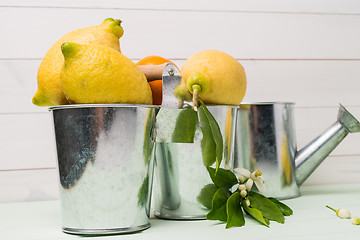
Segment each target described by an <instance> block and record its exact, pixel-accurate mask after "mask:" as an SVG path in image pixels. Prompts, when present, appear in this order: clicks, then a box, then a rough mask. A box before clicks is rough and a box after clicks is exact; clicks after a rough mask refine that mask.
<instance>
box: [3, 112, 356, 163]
mask: <svg viewBox="0 0 360 240" xmlns="http://www.w3.org/2000/svg"><path fill="white" fill-rule="evenodd" d="M349 110H352V111H351V112H352V113H354V112H356V113H357V116H360V108H359V107H358V108H349ZM354 110H356V111H354ZM337 111H338V110H337V108H296V109H295V127H296V137H297V143H298V144H297V145H298V148H299V149H300V148H302V147H303V146H305V145H306V144H307V143H309V142H310V141H311V140H312V139H314V138H315V137H317V136H318V135H319V134H320V133H322V132H323V131H324V130H325V129H326V128H328V127H329V126H330V125H331V124H332V123H334V122H335V120H336V115H337ZM359 119H360V118H359ZM52 124H53V123H52V119H51V114H50V113H33V114H2V115H0V125H1V126H6V127H4V128H3V129H2V134H1V135H0V146H2V147H1V152H0V159H1V161H0V170H16V169H32V168H53V167H56V161H57V160H56V148H55V137H54V132H53V125H52ZM359 143H360V134H355V133H354V134H350V135H349V136H347V137H346V138H345V139H344V141H343V142H342V143H341V144H340V145H339V146H338V147H337V148H336V149H335V150H334V151H333V152H332V153H331V155H333V156H346V155H360V149H359V147H358V145H359Z"/></svg>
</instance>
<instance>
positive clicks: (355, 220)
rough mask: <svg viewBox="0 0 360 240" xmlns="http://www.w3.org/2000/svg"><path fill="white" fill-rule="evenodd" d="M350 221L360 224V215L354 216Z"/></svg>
mask: <svg viewBox="0 0 360 240" xmlns="http://www.w3.org/2000/svg"><path fill="white" fill-rule="evenodd" d="M350 221H351V223H352V224H354V225H360V218H359V217H352V218H351V220H350Z"/></svg>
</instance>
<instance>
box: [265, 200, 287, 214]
mask: <svg viewBox="0 0 360 240" xmlns="http://www.w3.org/2000/svg"><path fill="white" fill-rule="evenodd" d="M268 199H269V200H270V201H272V202H273V203H275V204H276V205H277V206H278V207H279V209H280V211H281V212H282V213H283V214H284V216H290V215H292V214H293V210H292V209H291V208H290V207H289V206H287V205H286V204H285V203H282V202H280V201H279V200H277V199H276V198H273V197H269V198H268Z"/></svg>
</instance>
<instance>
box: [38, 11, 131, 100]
mask: <svg viewBox="0 0 360 240" xmlns="http://www.w3.org/2000/svg"><path fill="white" fill-rule="evenodd" d="M120 24H121V21H120V20H119V19H115V20H114V19H112V18H107V19H105V20H104V21H103V22H102V23H101V24H100V25H97V26H92V27H86V28H81V29H77V30H75V31H72V32H70V33H68V34H66V35H64V36H63V37H62V38H60V39H59V40H58V41H57V42H56V43H55V44H54V45H53V46H52V47H51V48H50V49H49V50H48V51H47V53H46V55H45V56H44V58H43V60H42V62H41V64H40V66H39V69H38V76H37V82H38V89H37V92H36V94H35V95H34V97H33V99H32V102H33V103H34V104H35V105H38V106H56V105H63V104H68V101H67V99H66V98H65V95H64V93H63V91H62V88H61V84H60V71H61V68H62V66H63V64H64V57H63V55H62V54H61V49H60V48H61V44H63V43H64V42H70V41H71V42H75V43H81V44H100V45H104V46H108V47H111V48H113V49H115V50H117V51H119V52H120V43H119V38H120V37H121V36H122V35H123V33H124V30H123V28H122V27H121V26H120Z"/></svg>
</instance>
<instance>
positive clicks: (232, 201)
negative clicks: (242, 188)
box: [225, 192, 245, 229]
mask: <svg viewBox="0 0 360 240" xmlns="http://www.w3.org/2000/svg"><path fill="white" fill-rule="evenodd" d="M240 201H241V196H240V193H239V192H234V193H233V194H232V195H231V196H230V197H229V199H228V200H227V202H226V213H227V221H226V227H225V228H226V229H227V228H231V227H241V226H244V225H245V219H244V214H243V211H242V209H241V205H240Z"/></svg>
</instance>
